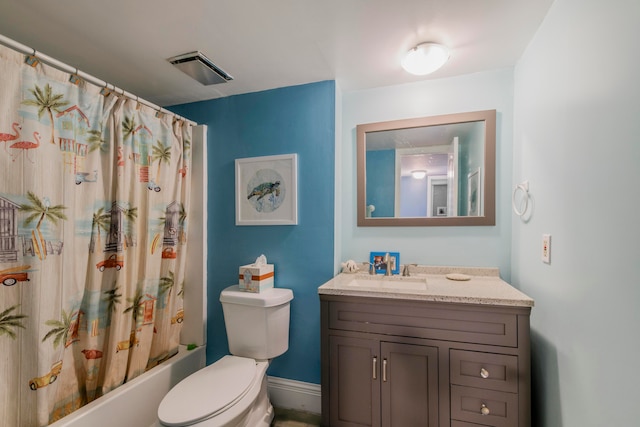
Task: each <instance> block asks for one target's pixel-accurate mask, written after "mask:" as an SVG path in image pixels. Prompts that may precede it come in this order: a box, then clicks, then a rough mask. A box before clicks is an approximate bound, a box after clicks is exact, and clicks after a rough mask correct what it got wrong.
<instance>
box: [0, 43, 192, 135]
mask: <svg viewBox="0 0 640 427" xmlns="http://www.w3.org/2000/svg"><path fill="white" fill-rule="evenodd" d="M0 44H3V45H5V46H7V47H9V48H11V49H13V50H16V51H18V52H20V53H23V54H25V55H32V56H35V57H36V58H38V59H39V60H40V61H42V62H44V63H46V64H48V65H51V66H52V67H54V68H57V69H58V70H60V71H64V72H65V73H69V74H75V75H77V76H78V77H80V78H81V79H83V80H85V81H87V82H89V83H91V84H93V85H96V86H98V87H104V88H106V89H108V90H111V91H113V92H116V93H120V94H121V95H123V96H126V97H127V98H129V99H132V100H134V101H137V102H139V103H141V104H144V105H146V106H147V107H150V108H152V109H154V110H156V111H159V112H161V113H163V114H168V115H171V116H174V117H176V118H178V119H180V120H184V121H185V122H187V123H189V124H190V125H193V126H197V125H198V123H196V122H194V121H191V120H189V119H187V118H184V117H182V116H180V115H178V114H176V113H174V112H172V111H169V110H167V109H164V108H162V107H160V106H158V105H155V104H152V103H151V102H149V101H147V100H144V99H142V98H140V97H138V96H136V95H134V94H132V93H130V92H127V91H126V90H124V89H120V88H119V87H116V86H115V85H112V84H111V83H107V82H105V81H103V80H100V79H99V78H97V77H94V76H92V75H90V74H87V73H85V72H84V71H80V70H78V69H77V68H75V67H71V66H70V65H67V64H65V63H64V62H61V61H58V60H57V59H55V58H52V57H50V56H49V55H45V54H44V53H42V52H38V51H37V50H35V49H33V48H30V47H29V46H26V45H23V44H22V43H19V42H17V41H15V40H13V39H10V38H9V37H6V36H4V35H2V34H0Z"/></svg>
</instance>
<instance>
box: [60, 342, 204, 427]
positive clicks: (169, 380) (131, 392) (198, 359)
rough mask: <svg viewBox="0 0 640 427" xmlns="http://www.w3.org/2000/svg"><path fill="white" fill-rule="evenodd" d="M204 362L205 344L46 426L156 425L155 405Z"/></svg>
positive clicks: (137, 426)
mask: <svg viewBox="0 0 640 427" xmlns="http://www.w3.org/2000/svg"><path fill="white" fill-rule="evenodd" d="M204 366H205V347H204V346H202V347H197V348H195V349H193V350H187V347H186V346H180V350H179V351H178V354H176V355H175V356H173V357H172V358H171V359H168V360H166V361H165V362H163V363H161V364H160V365H158V366H156V367H154V368H153V369H151V370H149V371H147V372H145V373H144V374H143V375H140V376H139V377H137V378H135V379H133V380H131V381H130V382H128V383H125V384H123V385H122V386H120V387H118V388H117V389H115V390H112V391H111V392H109V393H108V394H106V395H104V396H102V397H100V398H99V399H96V400H94V401H93V402H91V403H89V404H87V405H85V406H83V407H82V408H80V409H78V410H77V411H75V412H73V413H71V414H69V415H67V416H66V417H64V418H62V419H60V420H59V421H56V422H55V423H53V424H50V425H49V427H87V426H91V427H113V426H135V427H156V426H159V425H160V424H159V423H158V415H157V413H158V406H159V405H160V401H161V400H162V398H163V397H164V396H165V395H166V394H167V392H168V391H169V390H170V389H171V387H173V386H174V385H176V384H177V383H178V382H179V381H180V380H182V379H183V378H186V377H187V376H189V375H190V374H192V373H193V372H195V371H197V370H198V369H201V368H203V367H204Z"/></svg>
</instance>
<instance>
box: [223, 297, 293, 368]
mask: <svg viewBox="0 0 640 427" xmlns="http://www.w3.org/2000/svg"><path fill="white" fill-rule="evenodd" d="M292 299H293V291H292V290H291V289H283V288H271V289H267V290H264V291H262V292H259V293H252V292H244V291H241V290H240V289H239V287H238V285H234V286H230V287H228V288H226V289H225V290H223V291H222V293H221V294H220V302H221V303H222V310H223V313H224V323H225V327H226V329H227V339H228V341H229V351H230V352H231V354H233V355H234V356H241V357H250V358H252V359H259V360H267V359H272V358H274V357H277V356H280V355H281V354H283V353H284V352H285V351H287V350H288V349H289V315H290V310H289V305H290V301H291V300H292Z"/></svg>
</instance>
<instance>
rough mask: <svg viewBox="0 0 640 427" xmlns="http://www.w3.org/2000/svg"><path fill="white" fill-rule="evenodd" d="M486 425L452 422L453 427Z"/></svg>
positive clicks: (480, 426)
mask: <svg viewBox="0 0 640 427" xmlns="http://www.w3.org/2000/svg"><path fill="white" fill-rule="evenodd" d="M486 426H487V425H486V424H475V423H465V422H464V421H458V420H451V427H486Z"/></svg>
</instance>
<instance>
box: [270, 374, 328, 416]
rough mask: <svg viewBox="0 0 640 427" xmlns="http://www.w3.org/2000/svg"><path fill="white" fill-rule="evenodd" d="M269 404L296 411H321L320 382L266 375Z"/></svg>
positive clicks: (313, 412)
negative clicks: (314, 382) (313, 382)
mask: <svg viewBox="0 0 640 427" xmlns="http://www.w3.org/2000/svg"><path fill="white" fill-rule="evenodd" d="M267 388H268V390H269V398H270V399H271V404H272V405H273V406H277V407H278V408H284V409H295V410H296V411H305V412H311V413H312V414H319V413H320V412H321V409H320V408H321V406H322V403H321V398H320V384H312V383H306V382H302V381H295V380H289V379H286V378H278V377H270V376H267Z"/></svg>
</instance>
